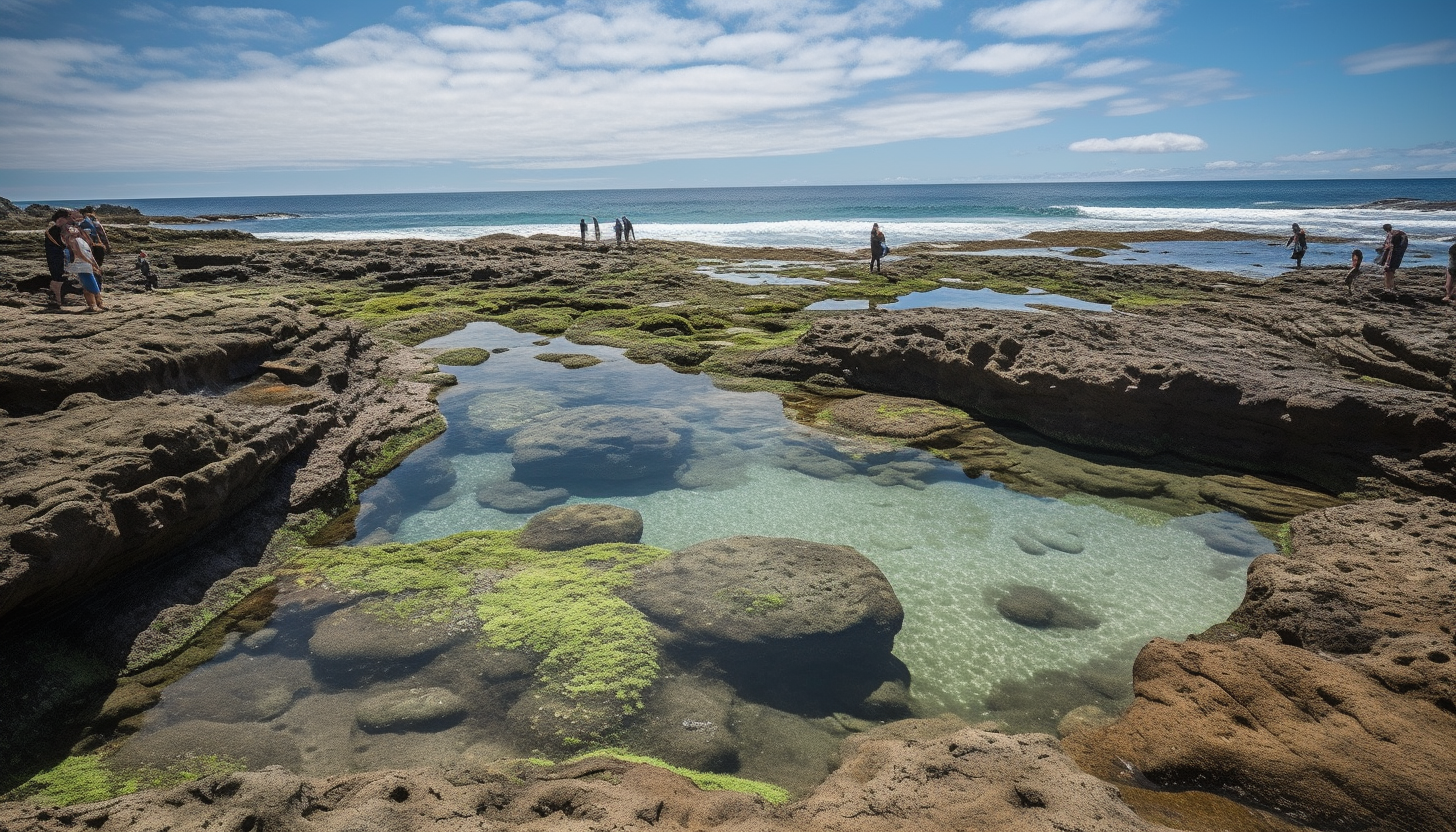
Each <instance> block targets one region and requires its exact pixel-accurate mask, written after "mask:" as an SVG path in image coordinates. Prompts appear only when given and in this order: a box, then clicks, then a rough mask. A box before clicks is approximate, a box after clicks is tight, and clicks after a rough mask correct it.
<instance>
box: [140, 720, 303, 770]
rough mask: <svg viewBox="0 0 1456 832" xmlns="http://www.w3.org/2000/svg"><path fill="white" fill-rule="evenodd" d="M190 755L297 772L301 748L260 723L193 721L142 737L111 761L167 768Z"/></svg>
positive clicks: (251, 766) (285, 735)
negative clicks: (213, 757) (280, 767)
mask: <svg viewBox="0 0 1456 832" xmlns="http://www.w3.org/2000/svg"><path fill="white" fill-rule="evenodd" d="M188 755H197V756H200V757H207V756H216V757H221V758H223V759H225V760H236V761H238V762H241V763H243V764H245V765H246V766H248V768H255V769H257V768H263V767H265V766H283V767H284V768H297V767H298V764H299V761H300V759H301V758H300V755H299V753H298V746H297V745H296V744H295V743H294V742H293V740H292V739H291V738H290V737H289V736H288V735H287V734H286V733H284V732H282V731H275V730H273V727H272V726H270V725H267V724H264V723H261V722H211V721H208V720H203V719H191V720H187V721H186V722H179V723H176V724H175V725H168V726H167V727H165V728H162V729H160V730H158V731H155V732H150V733H146V732H144V733H142V734H139V735H137V736H135V737H133V738H131V739H130V740H128V741H127V742H126V744H125V745H123V746H122V747H121V749H120V750H119V751H117V752H116V755H115V756H114V757H112V758H111V759H112V761H113V762H114V763H115V764H118V765H121V766H150V767H153V768H166V767H168V766H173V765H176V764H177V763H178V761H179V760H185V759H186V757H187V756H188Z"/></svg>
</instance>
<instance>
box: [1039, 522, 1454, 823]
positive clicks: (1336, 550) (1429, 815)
mask: <svg viewBox="0 0 1456 832" xmlns="http://www.w3.org/2000/svg"><path fill="white" fill-rule="evenodd" d="M1292 526H1293V528H1292V551H1291V553H1290V554H1289V555H1287V556H1286V555H1264V556H1262V557H1260V558H1258V559H1256V560H1255V561H1254V562H1253V563H1252V564H1251V566H1250V577H1249V591H1248V595H1247V596H1246V598H1245V600H1244V603H1243V604H1242V605H1241V606H1240V607H1239V609H1238V610H1236V611H1235V612H1234V613H1233V615H1231V616H1230V622H1231V623H1232V624H1233V625H1234V626H1235V629H1234V632H1235V633H1245V634H1247V637H1244V638H1236V639H1234V640H1229V638H1228V637H1224V638H1221V639H1219V640H1218V641H1217V642H1208V641H1187V642H1183V643H1175V642H1170V641H1164V640H1162V639H1158V640H1155V641H1153V642H1152V643H1151V644H1150V645H1148V646H1147V647H1146V648H1145V649H1144V650H1143V651H1142V653H1141V654H1140V655H1139V657H1138V660H1137V663H1136V665H1135V667H1134V676H1133V684H1134V689H1135V691H1136V694H1137V698H1136V700H1135V702H1134V704H1133V705H1132V707H1131V708H1130V709H1129V710H1128V711H1127V713H1126V714H1125V715H1124V716H1123V717H1122V718H1121V719H1120V720H1119V721H1118V722H1117V723H1116V724H1114V725H1112V726H1110V727H1108V728H1105V729H1103V730H1100V731H1099V730H1094V731H1085V732H1081V733H1078V734H1076V735H1075V736H1074V737H1071V738H1069V739H1068V744H1069V746H1068V747H1069V749H1070V750H1071V751H1072V752H1073V753H1074V755H1075V756H1077V758H1078V759H1079V760H1081V761H1082V762H1083V764H1084V765H1086V766H1088V767H1089V768H1090V769H1091V770H1093V771H1097V772H1099V773H1102V774H1104V775H1105V776H1112V775H1113V774H1114V773H1115V772H1114V768H1115V767H1116V766H1118V763H1117V762H1116V760H1117V759H1119V758H1120V759H1122V760H1126V761H1127V762H1128V763H1130V764H1132V765H1133V766H1135V767H1136V768H1137V769H1138V770H1139V771H1140V772H1141V773H1142V774H1143V775H1145V776H1147V777H1149V778H1151V779H1152V780H1153V781H1154V782H1156V783H1159V784H1163V785H1169V786H1172V785H1177V786H1181V787H1194V788H1210V789H1220V790H1227V791H1230V792H1233V793H1236V794H1240V795H1243V796H1244V797H1245V798H1247V799H1251V800H1254V801H1256V802H1258V803H1261V804H1263V805H1266V806H1270V807H1274V808H1277V809H1279V810H1281V811H1284V812H1287V813H1288V814H1289V815H1290V816H1292V817H1294V818H1298V819H1304V820H1305V821H1306V822H1308V823H1311V824H1312V825H1315V826H1319V827H1321V828H1334V829H1381V830H1385V829H1389V830H1409V829H1422V830H1427V829H1429V830H1445V829H1456V775H1453V770H1452V768H1451V766H1450V765H1449V759H1450V749H1451V748H1452V747H1456V711H1453V708H1452V705H1451V703H1452V701H1453V700H1452V696H1453V693H1456V684H1453V682H1456V675H1453V672H1452V670H1451V667H1452V664H1453V662H1452V661H1451V660H1452V658H1453V657H1456V642H1453V637H1452V633H1453V632H1456V618H1453V614H1456V613H1453V610H1456V605H1453V603H1452V601H1453V599H1456V562H1453V561H1452V559H1451V552H1452V551H1456V507H1453V506H1452V504H1451V503H1448V502H1445V501H1442V500H1435V499H1425V500H1420V501H1415V502H1396V501H1392V500H1385V501H1372V502H1366V503H1358V504H1354V505H1349V506H1342V507H1339V508H1335V509H1329V510H1326V511H1323V512H1317V513H1314V514H1310V515H1306V516H1304V517H1301V518H1298V519H1296V520H1295V521H1294V523H1293V524H1292Z"/></svg>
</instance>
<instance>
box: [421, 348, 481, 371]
mask: <svg viewBox="0 0 1456 832" xmlns="http://www.w3.org/2000/svg"><path fill="white" fill-rule="evenodd" d="M489 358H490V350H483V349H481V348H480V347H460V348H458V349H453V350H445V351H444V352H441V353H436V354H435V356H434V359H435V363H436V364H439V365H441V366H444V367H474V366H475V365H477V364H484V363H485V362H486V361H487V360H488V359H489Z"/></svg>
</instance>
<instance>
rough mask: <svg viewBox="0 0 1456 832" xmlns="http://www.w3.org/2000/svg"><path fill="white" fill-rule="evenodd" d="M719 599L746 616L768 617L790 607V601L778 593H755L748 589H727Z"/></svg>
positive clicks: (720, 593) (719, 594)
mask: <svg viewBox="0 0 1456 832" xmlns="http://www.w3.org/2000/svg"><path fill="white" fill-rule="evenodd" d="M718 597H719V598H720V599H722V600H723V601H724V602H726V603H728V604H729V605H731V606H732V607H733V608H735V609H736V610H738V611H739V612H742V613H744V614H745V615H768V614H769V613H771V612H773V611H774V610H781V609H783V608H784V607H786V606H788V604H789V601H788V599H787V598H785V597H784V596H782V595H780V594H779V593H777V592H770V593H754V592H750V591H749V590H747V589H725V590H722V591H720V592H719V593H718Z"/></svg>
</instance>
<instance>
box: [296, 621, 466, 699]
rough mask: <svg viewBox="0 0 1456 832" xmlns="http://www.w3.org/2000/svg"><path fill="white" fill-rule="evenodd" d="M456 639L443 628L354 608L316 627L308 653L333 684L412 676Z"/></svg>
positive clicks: (319, 670)
mask: <svg viewBox="0 0 1456 832" xmlns="http://www.w3.org/2000/svg"><path fill="white" fill-rule="evenodd" d="M453 639H454V636H453V635H452V634H451V633H450V631H449V630H448V629H447V628H446V627H445V625H443V624H424V625H414V624H411V623H409V622H395V621H386V620H384V619H382V618H380V617H379V616H376V615H371V614H370V613H368V612H367V611H365V610H363V609H360V608H359V607H357V606H355V607H348V608H346V609H342V610H339V611H338V612H335V613H332V614H330V615H329V616H327V617H325V618H324V619H323V620H322V621H320V622H319V623H318V624H316V625H314V630H313V637H312V638H310V639H309V640H308V650H309V653H310V658H311V659H312V661H313V666H314V672H315V673H316V674H319V675H321V676H324V677H331V679H332V680H333V681H340V679H339V677H351V678H353V679H355V680H362V679H368V678H383V677H389V676H397V675H400V674H403V673H407V672H409V671H410V670H413V669H414V668H417V667H419V666H420V665H423V664H424V663H425V662H426V661H428V660H429V659H430V658H431V657H433V656H435V655H436V654H438V653H439V652H440V651H442V650H444V649H445V648H446V647H447V646H448V645H449V644H450V642H451V641H452V640H453Z"/></svg>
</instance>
